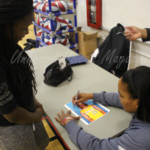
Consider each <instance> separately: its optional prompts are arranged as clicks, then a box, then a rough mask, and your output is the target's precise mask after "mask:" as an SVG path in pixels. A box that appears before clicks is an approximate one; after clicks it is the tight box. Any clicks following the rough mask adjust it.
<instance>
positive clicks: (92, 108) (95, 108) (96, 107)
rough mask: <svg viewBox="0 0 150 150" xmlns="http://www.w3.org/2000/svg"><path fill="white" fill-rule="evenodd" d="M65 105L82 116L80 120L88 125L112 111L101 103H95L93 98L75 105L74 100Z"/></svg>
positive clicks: (75, 113) (76, 114)
mask: <svg viewBox="0 0 150 150" xmlns="http://www.w3.org/2000/svg"><path fill="white" fill-rule="evenodd" d="M64 106H65V107H66V108H67V109H69V110H71V112H72V113H73V114H74V115H75V116H81V117H82V118H81V119H80V120H81V121H82V122H84V123H85V124H86V125H89V124H90V123H92V122H94V121H96V120H97V119H100V118H101V117H103V116H105V115H106V114H107V113H109V112H110V110H109V109H107V108H106V107H104V106H103V105H101V104H99V103H94V102H93V100H88V101H87V102H85V103H78V104H77V105H74V106H73V104H72V102H70V103H68V104H66V105H64Z"/></svg>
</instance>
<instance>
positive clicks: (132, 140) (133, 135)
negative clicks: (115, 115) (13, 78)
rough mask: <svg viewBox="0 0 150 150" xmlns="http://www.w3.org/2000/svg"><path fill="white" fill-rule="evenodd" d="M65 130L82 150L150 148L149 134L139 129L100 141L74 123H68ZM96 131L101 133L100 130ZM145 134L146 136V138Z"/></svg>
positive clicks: (135, 149)
mask: <svg viewBox="0 0 150 150" xmlns="http://www.w3.org/2000/svg"><path fill="white" fill-rule="evenodd" d="M65 129H66V130H67V132H68V134H69V137H70V139H71V140H72V141H73V142H74V143H75V144H76V146H77V147H78V148H79V149H80V150H144V149H145V150H146V149H149V147H150V144H149V140H150V138H148V137H149V136H148V134H149V133H146V132H145V133H142V131H140V130H138V129H132V130H127V131H125V134H123V135H122V136H120V137H117V138H114V139H111V138H108V139H99V138H97V137H95V136H93V135H91V134H89V133H87V132H85V131H84V130H83V129H82V127H80V126H77V125H76V123H75V122H74V121H70V122H68V123H67V124H66V125H65ZM95 130H97V132H99V131H98V128H97V129H95ZM99 134H101V133H99ZM144 134H146V138H145V135H144Z"/></svg>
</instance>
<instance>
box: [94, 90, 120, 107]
mask: <svg viewBox="0 0 150 150" xmlns="http://www.w3.org/2000/svg"><path fill="white" fill-rule="evenodd" d="M93 101H94V102H99V103H101V104H102V105H106V106H115V107H119V108H123V107H122V104H121V102H120V99H119V93H106V92H104V91H103V92H101V93H94V94H93Z"/></svg>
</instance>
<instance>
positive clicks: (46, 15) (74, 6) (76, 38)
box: [33, 0, 79, 53]
mask: <svg viewBox="0 0 150 150" xmlns="http://www.w3.org/2000/svg"><path fill="white" fill-rule="evenodd" d="M48 4H49V12H48V13H47V12H42V11H39V10H36V9H34V12H35V13H37V14H41V15H40V16H42V15H43V16H45V17H47V18H48V19H49V21H50V25H51V26H52V24H53V22H52V21H53V17H54V16H61V15H69V14H73V15H74V28H72V29H70V30H61V31H58V32H55V31H53V27H52V31H49V30H48V29H45V28H43V27H42V26H40V25H38V24H37V23H36V22H35V21H33V24H34V32H35V35H37V32H36V27H38V28H40V29H41V30H43V31H45V32H46V33H48V34H50V35H52V43H53V44H55V41H54V40H55V35H56V34H62V33H67V32H75V44H74V43H71V45H73V46H70V47H69V48H70V49H72V48H76V52H77V53H79V50H78V33H77V16H76V15H77V12H76V0H73V8H72V9H73V10H72V9H71V8H70V9H69V10H68V11H67V12H57V13H53V12H51V10H52V9H51V1H50V0H48ZM38 41H40V42H41V43H42V44H43V45H45V46H47V44H46V43H44V42H43V41H42V40H41V39H40V38H38V37H37V36H36V45H37V47H38V46H39V43H38Z"/></svg>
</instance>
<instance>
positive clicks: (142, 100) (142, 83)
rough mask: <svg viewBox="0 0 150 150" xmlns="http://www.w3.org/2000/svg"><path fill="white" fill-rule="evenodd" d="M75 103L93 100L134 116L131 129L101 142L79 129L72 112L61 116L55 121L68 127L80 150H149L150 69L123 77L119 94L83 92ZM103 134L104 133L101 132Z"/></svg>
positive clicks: (134, 70)
mask: <svg viewBox="0 0 150 150" xmlns="http://www.w3.org/2000/svg"><path fill="white" fill-rule="evenodd" d="M75 97H76V96H74V97H73V99H72V102H73V104H76V105H77V104H78V103H81V102H86V101H87V100H88V99H93V101H94V102H99V103H101V104H103V105H107V106H115V107H119V108H122V109H124V110H125V111H126V112H129V113H134V115H133V118H132V120H131V122H130V125H129V128H128V129H127V130H125V132H124V134H122V135H121V136H120V137H116V138H114V139H112V138H108V139H99V138H97V137H94V136H93V135H91V134H89V133H87V132H85V131H84V130H83V129H82V127H80V126H77V125H76V123H75V122H74V120H76V119H79V118H80V117H73V116H71V115H70V111H68V112H67V113H64V111H61V114H59V113H58V117H59V118H56V120H57V121H58V122H59V123H60V124H61V125H63V126H64V127H65V129H66V130H67V132H68V134H69V137H70V138H71V140H72V141H73V142H74V143H75V144H76V145H77V147H78V148H79V149H81V150H149V149H150V142H149V141H150V68H149V67H144V66H142V67H138V68H136V69H132V70H129V71H127V72H125V73H124V74H123V76H122V77H121V78H120V80H119V82H118V93H106V92H101V93H94V94H84V93H80V94H79V96H78V99H77V100H76V101H75ZM99 134H101V133H99Z"/></svg>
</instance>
